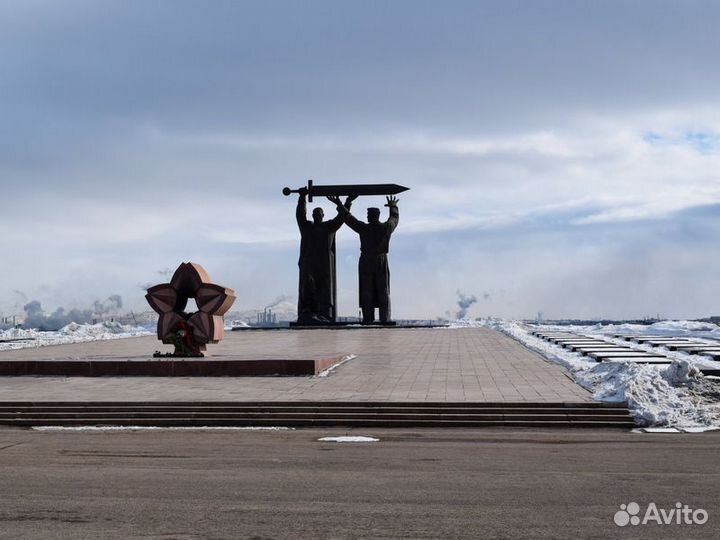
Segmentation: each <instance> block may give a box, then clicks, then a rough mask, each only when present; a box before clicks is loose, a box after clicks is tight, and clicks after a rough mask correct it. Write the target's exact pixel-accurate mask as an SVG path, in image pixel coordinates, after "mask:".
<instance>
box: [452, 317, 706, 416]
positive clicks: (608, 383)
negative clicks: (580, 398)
mask: <svg viewBox="0 0 720 540" xmlns="http://www.w3.org/2000/svg"><path fill="white" fill-rule="evenodd" d="M451 326H452V327H455V328H458V327H463V326H485V327H490V328H494V329H496V330H499V331H501V332H503V333H505V334H507V335H509V336H511V337H513V338H515V339H517V340H518V341H520V342H521V343H522V344H524V345H525V346H526V347H528V348H529V349H532V350H534V351H535V352H537V353H539V354H541V355H542V356H543V357H545V358H546V359H548V360H549V361H551V362H555V363H557V364H560V365H562V366H563V367H565V368H566V369H567V370H568V371H569V372H570V373H571V374H572V375H573V377H574V378H575V381H576V382H577V383H578V384H580V385H581V386H583V387H584V388H587V389H588V390H590V391H591V392H592V393H593V398H594V399H595V400H597V401H610V402H622V401H627V403H628V407H629V409H630V412H631V413H632V414H633V416H634V418H635V420H636V421H637V422H638V423H639V424H641V425H646V426H665V427H673V428H712V427H720V379H716V378H712V377H705V376H703V374H702V373H701V372H700V370H699V369H698V368H699V367H701V366H704V367H713V368H716V369H720V362H714V361H712V360H710V359H709V358H708V357H702V356H696V355H690V354H687V353H683V352H674V351H668V350H666V349H662V353H663V354H665V355H666V356H668V357H669V358H671V359H672V360H673V362H672V364H670V365H664V366H654V365H647V364H630V363H627V364H624V363H612V364H610V363H598V362H596V361H595V360H592V359H590V358H588V357H586V356H582V355H581V354H579V353H575V352H571V351H569V350H568V349H564V348H562V347H560V346H559V345H554V344H552V343H549V342H547V341H544V340H542V339H540V338H536V337H534V336H532V335H531V334H530V332H532V331H534V330H543V331H561V332H572V333H578V334H582V335H585V336H593V337H598V338H602V339H605V340H607V341H610V342H614V343H622V344H623V345H625V346H631V347H633V348H637V349H638V350H650V349H651V347H650V346H645V345H638V344H633V343H630V342H627V341H623V340H620V339H615V338H613V337H612V336H614V335H615V334H622V335H629V334H632V335H667V336H682V337H692V338H696V339H700V340H703V341H707V342H708V343H713V342H714V343H716V344H717V341H716V340H719V339H720V328H719V327H717V326H715V325H713V324H706V323H697V322H693V321H663V322H659V323H656V324H652V325H630V324H622V325H608V326H601V325H596V326H553V325H538V326H532V327H530V326H528V325H525V324H523V323H520V322H517V321H507V320H500V319H486V320H481V321H457V322H455V323H453V324H452V325H451ZM654 350H655V351H657V350H658V349H654Z"/></svg>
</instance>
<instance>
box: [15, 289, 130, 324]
mask: <svg viewBox="0 0 720 540" xmlns="http://www.w3.org/2000/svg"><path fill="white" fill-rule="evenodd" d="M122 306H123V301H122V297H121V296H120V295H119V294H113V295H110V296H109V297H108V298H107V299H105V300H103V301H102V302H101V301H99V300H95V302H93V306H92V309H77V308H72V309H70V310H66V309H65V308H64V307H62V306H61V307H59V308H57V309H56V310H55V311H53V312H52V313H50V314H49V315H47V314H45V312H44V311H43V308H42V304H41V303H40V302H39V301H38V300H32V301H30V302H28V303H27V304H25V305H24V306H23V310H24V311H25V321H24V322H23V328H36V329H38V330H41V331H54V330H60V329H61V328H63V327H64V326H67V325H68V324H70V323H72V322H74V323H78V324H85V323H91V322H93V320H95V319H97V318H99V317H102V316H106V315H110V314H113V313H117V312H118V311H119V310H120V309H121V308H122Z"/></svg>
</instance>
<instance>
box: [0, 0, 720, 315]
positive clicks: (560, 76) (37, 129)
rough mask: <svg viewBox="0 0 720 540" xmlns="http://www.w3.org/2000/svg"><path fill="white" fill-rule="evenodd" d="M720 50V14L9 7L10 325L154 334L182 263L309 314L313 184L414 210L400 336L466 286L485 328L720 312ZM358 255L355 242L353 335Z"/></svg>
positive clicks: (395, 277)
mask: <svg viewBox="0 0 720 540" xmlns="http://www.w3.org/2000/svg"><path fill="white" fill-rule="evenodd" d="M719 26H720V3H718V2H715V1H707V2H701V1H679V0H675V1H672V2H663V1H658V0H653V1H644V2H639V1H631V0H622V1H616V2H614V1H609V0H602V1H600V0H598V1H595V2H577V1H552V2H551V1H546V2H544V1H538V0H528V1H525V2H514V1H508V0H502V1H497V2H482V1H468V2H463V1H446V2H440V1H432V2H423V1H417V0H412V1H377V2H373V1H368V0H363V1H355V2H350V1H347V2H344V1H337V0H332V1H327V2H321V1H303V2H298V1H288V2H280V1H265V0H263V1H257V2H246V1H232V2H230V1H228V2H222V1H213V2H202V1H199V0H198V1H194V2H188V1H167V2H163V1H153V2H145V1H116V2H113V1H97V0H93V1H64V2H55V1H49V0H47V1H34V0H18V1H8V0H0V119H2V121H1V122H0V187H1V188H2V195H1V196H0V252H1V253H2V262H1V265H0V312H3V313H5V314H12V313H13V312H16V311H19V312H22V305H23V303H25V302H26V301H27V300H31V299H37V300H39V301H41V302H42V304H43V307H45V308H46V310H52V309H53V308H55V307H57V306H60V305H63V306H66V307H80V308H82V307H85V306H87V305H89V304H90V303H92V301H93V300H96V299H101V300H102V299H104V298H107V297H108V296H109V295H111V294H120V295H122V297H123V299H124V301H125V305H126V307H129V308H132V309H146V306H145V301H144V298H143V294H144V292H143V290H142V288H143V287H145V286H147V285H148V284H153V283H158V282H163V281H166V276H164V275H162V274H161V273H160V272H162V271H163V270H165V269H167V268H175V267H176V266H177V265H178V263H180V262H181V261H188V260H191V261H196V262H199V263H201V264H202V265H203V266H205V268H206V269H207V270H208V271H209V273H210V275H211V276H212V277H213V279H214V280H215V281H216V282H219V283H221V284H223V285H226V286H230V287H233V288H235V289H236V291H237V293H238V301H237V303H236V306H235V307H236V308H239V309H250V308H254V307H259V308H262V307H263V306H264V305H266V304H269V303H270V302H272V301H273V299H274V298H276V297H277V296H279V295H282V294H285V295H291V296H295V295H296V291H297V256H298V247H299V242H298V241H299V236H298V232H297V228H296V225H295V221H294V206H295V202H296V198H295V197H290V198H286V197H283V196H282V194H281V190H282V188H283V187H284V186H290V187H294V188H297V187H300V186H302V185H303V184H304V183H305V182H306V181H307V179H308V178H312V179H314V181H315V182H316V183H318V184H325V183H327V184H329V183H374V182H397V183H399V184H402V185H405V186H408V187H410V188H411V189H410V191H408V192H405V193H403V194H401V196H400V214H401V221H400V225H399V227H398V229H397V230H396V232H395V234H394V236H393V238H392V242H391V253H390V265H391V274H392V298H393V309H394V316H396V317H398V318H401V317H403V318H404V317H435V316H442V315H444V314H445V312H446V311H448V310H450V311H452V312H454V311H455V309H456V308H455V302H456V290H457V289H461V290H462V291H463V292H465V293H468V294H470V293H472V294H475V295H477V296H478V297H480V298H481V299H480V301H479V302H478V303H477V304H476V305H474V306H473V307H472V308H471V309H470V311H469V315H470V316H485V315H495V316H505V317H512V316H514V317H534V316H535V314H536V313H537V312H538V310H542V311H543V312H544V314H545V316H546V317H552V318H559V317H611V318H628V317H642V316H644V315H654V314H657V313H660V314H661V315H664V316H667V317H682V318H685V317H701V316H707V315H713V314H720V294H719V293H720V287H719V285H720V250H718V237H719V234H720V222H719V218H720V70H718V69H717V64H718V51H720V32H718V27H719ZM383 202H384V201H383V200H382V199H381V198H377V197H375V198H362V199H359V200H358V201H357V202H356V203H355V205H354V212H355V213H356V214H357V215H358V216H360V217H363V216H364V214H365V208H366V207H367V206H381V205H382V204H383ZM322 206H324V208H325V212H326V216H332V215H334V210H333V208H332V205H330V204H329V203H327V202H325V203H322ZM385 215H387V214H385ZM358 250H359V243H358V239H357V236H356V235H355V234H354V233H353V232H352V231H349V230H342V231H341V232H340V233H339V234H338V287H339V304H340V306H339V312H340V314H347V315H351V314H352V315H354V314H356V313H357V273H356V272H357V270H356V266H357V257H358Z"/></svg>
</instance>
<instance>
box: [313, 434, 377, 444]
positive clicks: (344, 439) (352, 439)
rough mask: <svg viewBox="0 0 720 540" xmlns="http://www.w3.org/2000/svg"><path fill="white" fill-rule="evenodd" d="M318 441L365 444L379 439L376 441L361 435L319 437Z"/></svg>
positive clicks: (373, 438)
mask: <svg viewBox="0 0 720 540" xmlns="http://www.w3.org/2000/svg"><path fill="white" fill-rule="evenodd" d="M318 441H321V442H359V443H366V442H378V441H380V439H376V438H375V437H364V436H362V435H355V436H351V435H343V436H340V437H321V438H319V439H318Z"/></svg>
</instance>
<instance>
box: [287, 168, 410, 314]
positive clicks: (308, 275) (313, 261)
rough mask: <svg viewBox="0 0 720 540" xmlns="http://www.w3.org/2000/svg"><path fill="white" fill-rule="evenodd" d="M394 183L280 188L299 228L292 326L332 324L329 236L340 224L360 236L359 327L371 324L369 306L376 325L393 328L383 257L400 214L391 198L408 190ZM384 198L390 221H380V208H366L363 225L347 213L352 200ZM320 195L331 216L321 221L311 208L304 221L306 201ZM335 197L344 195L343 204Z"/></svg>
mask: <svg viewBox="0 0 720 540" xmlns="http://www.w3.org/2000/svg"><path fill="white" fill-rule="evenodd" d="M408 189H409V188H406V187H404V186H400V185H397V184H344V185H324V186H318V185H313V182H312V180H309V181H308V185H307V187H303V188H299V189H294V190H293V189H290V188H287V187H286V188H285V189H283V194H284V195H286V196H288V195H290V194H291V193H297V194H298V195H299V197H298V204H297V209H296V218H297V223H298V228H299V229H300V237H301V240H300V258H299V261H298V267H299V274H300V275H299V286H298V320H297V323H295V325H297V326H318V325H322V326H325V325H328V326H333V325H337V324H339V323H337V280H336V273H335V233H336V231H337V230H338V229H339V228H340V227H341V226H342V224H343V223H346V224H347V225H348V226H349V227H350V228H351V229H353V230H354V231H355V232H357V233H358V235H359V236H360V260H359V265H358V274H359V276H358V279H359V289H360V295H359V297H360V298H359V304H360V308H361V310H362V314H363V316H362V323H363V324H364V325H369V324H373V323H374V322H375V308H378V309H379V319H380V324H382V325H393V324H394V323H393V322H392V320H391V319H390V269H389V266H388V259H387V254H388V250H389V242H390V236H391V235H392V233H393V231H394V230H395V228H396V227H397V225H398V222H399V219H400V213H399V210H398V206H397V203H398V199H397V198H396V197H394V195H396V194H398V193H402V192H403V191H406V190H408ZM360 195H363V196H368V195H387V196H388V197H387V204H386V205H385V206H387V207H388V208H389V210H390V217H389V218H388V220H387V221H385V222H381V221H380V209H378V208H368V211H367V216H368V222H367V223H363V222H361V221H359V220H358V219H357V218H355V217H354V216H353V215H352V214H351V213H350V207H351V205H352V201H353V200H354V199H356V198H357V197H358V196H360ZM322 196H325V197H327V198H328V200H330V201H331V202H333V203H334V204H335V205H336V207H337V211H338V213H337V215H336V216H335V218H333V219H332V220H330V221H323V217H324V213H323V210H322V209H321V208H315V209H314V210H313V214H312V215H313V221H308V219H307V206H306V199H307V200H309V201H310V202H312V200H313V197H322ZM340 196H347V198H346V199H345V203H344V204H343V203H342V201H341V200H340Z"/></svg>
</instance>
